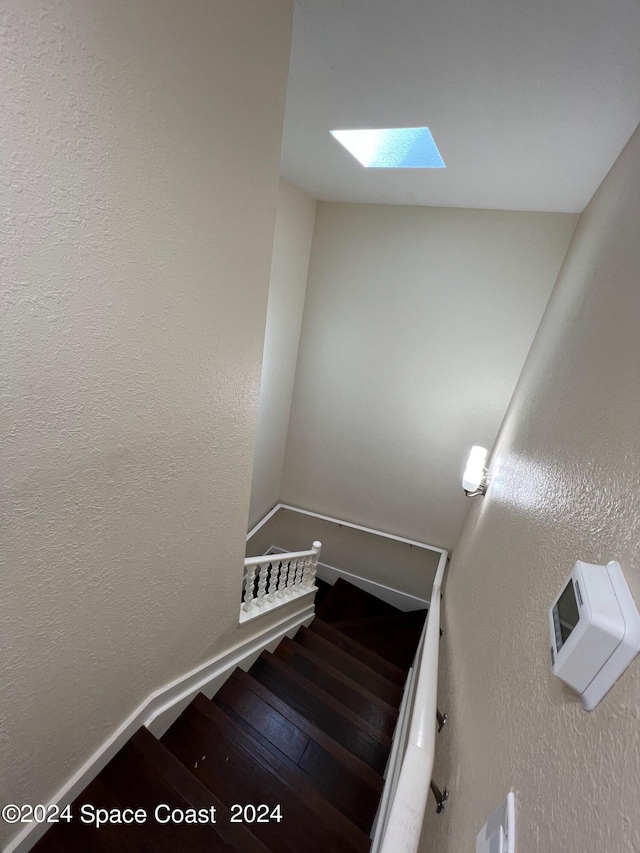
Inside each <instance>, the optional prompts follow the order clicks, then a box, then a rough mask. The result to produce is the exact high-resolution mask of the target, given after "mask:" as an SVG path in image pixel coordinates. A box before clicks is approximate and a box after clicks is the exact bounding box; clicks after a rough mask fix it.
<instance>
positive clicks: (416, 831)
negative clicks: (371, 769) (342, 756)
mask: <svg viewBox="0 0 640 853" xmlns="http://www.w3.org/2000/svg"><path fill="white" fill-rule="evenodd" d="M446 563H447V555H446V553H445V554H443V555H442V557H441V559H440V563H439V565H438V570H437V572H436V577H435V581H434V583H433V591H432V594H431V602H430V605H429V613H428V615H427V620H426V623H425V627H424V630H423V634H422V639H421V642H420V645H419V646H418V652H417V655H416V659H415V661H414V666H413V668H412V669H411V670H410V671H409V677H408V679H407V684H406V687H405V695H404V699H403V707H404V708H405V709H406V711H405V713H406V715H407V718H406V720H405V723H404V726H403V725H401V723H400V720H399V723H398V727H397V728H396V735H395V737H399V740H400V750H403V753H402V755H401V756H400V755H398V761H397V762H396V768H399V772H398V770H397V769H396V770H394V768H393V767H391V766H390V768H389V772H388V774H387V779H386V782H385V787H386V788H388V791H385V794H386V797H385V796H384V794H383V804H384V803H385V801H386V803H387V807H386V809H384V808H383V809H382V810H381V813H380V815H379V818H378V825H377V827H376V832H375V836H374V841H373V845H372V848H371V850H372V853H374V851H376V853H416V851H417V850H418V845H419V841H420V833H421V831H422V823H423V820H424V814H425V810H426V807H427V798H428V796H429V791H430V790H432V787H431V785H432V780H431V776H432V773H433V761H434V755H435V741H436V725H437V722H438V717H437V714H438V707H437V691H438V654H439V644H440V598H441V595H440V587H441V585H442V579H443V576H444V570H445V567H446ZM401 716H402V709H401ZM399 729H400V732H398V730H399ZM403 741H404V742H403ZM391 763H392V762H390V765H391ZM436 790H437V789H436ZM447 796H448V794H447V792H446V791H445V793H444V795H442V796H441V799H442V801H443V802H444V801H445V800H446V798H447ZM442 808H443V804H442V803H441V802H438V811H441V810H442Z"/></svg>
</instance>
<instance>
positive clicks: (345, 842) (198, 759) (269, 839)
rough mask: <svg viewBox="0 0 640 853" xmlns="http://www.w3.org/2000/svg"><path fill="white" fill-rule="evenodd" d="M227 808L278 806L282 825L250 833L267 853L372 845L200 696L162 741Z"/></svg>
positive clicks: (293, 769)
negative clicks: (262, 844)
mask: <svg viewBox="0 0 640 853" xmlns="http://www.w3.org/2000/svg"><path fill="white" fill-rule="evenodd" d="M162 743H164V744H165V746H166V747H167V748H168V749H169V750H170V751H171V752H173V753H174V755H175V756H176V757H177V758H178V759H179V760H180V761H182V763H183V764H184V765H185V766H186V767H187V768H189V769H190V770H191V772H192V773H193V774H194V775H195V776H197V777H198V779H199V780H200V781H201V782H202V783H203V784H204V785H206V786H207V788H209V790H210V791H212V792H213V793H214V794H215V795H216V796H217V797H219V799H221V800H222V801H223V802H224V803H225V805H226V806H227V807H231V806H233V805H234V804H236V803H237V804H239V805H245V804H251V805H253V806H256V807H257V806H258V805H261V804H263V803H266V804H267V806H268V807H269V812H270V811H271V810H272V809H274V808H275V807H276V806H277V805H280V808H281V814H282V820H281V821H280V822H275V821H268V822H265V823H261V822H257V821H256V822H253V823H251V824H250V827H251V832H252V833H253V834H254V835H255V836H256V837H258V838H259V839H260V840H261V841H262V842H263V843H264V844H265V845H266V846H267V848H268V849H269V850H270V851H271V853H301V851H304V853H325V852H326V851H327V850H331V851H335V853H367V851H368V850H369V846H370V843H371V842H370V839H369V838H368V837H367V836H366V835H365V833H364V832H362V831H361V830H360V829H358V827H357V826H355V825H354V824H353V823H352V822H351V821H350V820H348V819H347V818H346V817H345V816H344V815H343V814H342V813H341V812H339V811H338V810H337V809H336V808H334V807H333V806H332V805H331V804H330V803H328V802H327V801H326V800H325V799H324V798H323V797H322V796H321V794H320V793H319V792H318V791H317V790H316V789H315V788H314V787H313V786H312V785H310V784H309V781H308V779H307V777H306V776H305V774H304V773H303V772H302V771H301V770H300V769H299V768H298V767H297V766H296V765H295V764H294V763H293V762H292V761H290V760H289V759H287V758H285V757H284V756H282V757H280V758H278V757H276V756H275V755H274V754H273V753H272V752H270V751H269V750H268V749H266V748H265V747H264V746H263V745H262V744H261V743H259V742H258V741H257V740H255V739H254V738H252V737H251V736H250V735H249V734H248V732H247V731H246V729H244V728H242V727H241V726H239V725H238V724H237V723H236V722H235V721H234V720H232V719H231V718H230V717H229V716H228V715H227V714H225V713H224V712H223V711H222V709H221V708H219V707H218V706H217V705H215V704H214V703H213V702H211V701H209V700H208V699H207V698H206V697H205V696H203V695H202V694H199V695H198V696H197V697H196V698H195V699H194V700H193V702H192V703H191V705H189V706H188V708H186V709H185V711H184V712H183V713H182V714H181V716H180V717H179V718H178V720H176V722H175V723H174V724H173V725H172V726H171V728H170V729H169V730H168V731H167V732H166V733H165V735H164V736H163V738H162ZM186 849H188V848H186Z"/></svg>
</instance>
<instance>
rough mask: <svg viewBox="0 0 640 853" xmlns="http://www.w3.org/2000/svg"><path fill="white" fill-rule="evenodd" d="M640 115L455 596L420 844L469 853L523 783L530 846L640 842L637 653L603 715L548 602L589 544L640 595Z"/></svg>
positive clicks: (481, 515)
mask: <svg viewBox="0 0 640 853" xmlns="http://www.w3.org/2000/svg"><path fill="white" fill-rule="evenodd" d="M639 235H640V129H639V130H637V131H636V133H635V135H634V136H633V137H632V139H631V141H630V143H629V144H628V146H627V147H626V149H625V150H624V151H623V153H622V154H621V156H620V158H619V160H618V161H617V163H616V164H615V166H614V167H613V169H612V171H611V172H610V173H609V175H608V176H607V178H606V179H605V181H604V183H603V184H602V186H601V187H600V189H599V190H598V192H597V193H596V195H595V196H594V198H593V200H592V202H591V203H590V205H589V206H588V207H587V209H586V211H585V213H584V214H583V216H582V218H581V221H580V224H579V226H578V229H577V231H576V235H575V238H574V240H573V242H572V245H571V248H570V249H569V253H568V255H567V260H566V262H565V265H564V267H563V269H562V272H561V274H560V277H559V280H558V283H557V286H556V289H555V290H554V293H553V296H552V298H551V300H550V303H549V307H548V309H547V311H546V313H545V316H544V319H543V321H542V323H541V325H540V330H539V332H538V335H537V337H536V340H535V342H534V344H533V347H532V349H531V353H530V355H529V358H528V360H527V363H526V366H525V368H524V371H523V374H522V377H521V379H520V381H519V383H518V386H517V389H516V392H515V394H514V396H513V399H512V401H511V404H510V407H509V410H508V413H507V416H506V418H505V421H504V424H503V426H502V428H501V431H500V435H499V438H498V442H497V445H496V448H495V450H494V454H493V458H492V461H491V470H492V473H493V482H492V483H491V485H490V487H489V491H488V493H487V495H486V497H485V498H484V499H481V500H480V499H478V500H476V501H475V503H474V505H473V510H472V511H471V513H470V514H469V517H468V519H467V521H466V523H465V526H464V530H463V533H462V535H461V537H460V540H459V542H458V545H457V546H456V549H455V552H454V554H453V559H452V562H451V565H450V569H449V577H448V581H447V586H446V592H445V597H444V606H445V610H444V628H445V639H444V640H443V644H442V647H441V648H442V654H441V659H442V661H443V672H442V676H441V685H440V689H441V696H439V703H440V705H441V707H442V709H443V710H444V711H448V712H449V714H450V723H449V725H448V726H447V728H446V729H445V730H444V731H443V733H442V735H440V736H439V738H438V743H437V750H438V754H437V757H436V768H435V778H436V780H437V782H438V783H439V784H441V785H445V784H446V785H448V786H449V788H450V789H451V803H450V807H449V809H448V811H447V812H446V814H445V815H443V816H442V817H440V818H437V817H436V816H435V815H434V814H433V812H432V809H431V808H430V809H429V811H428V816H427V821H426V824H425V833H424V843H423V845H422V848H421V849H422V850H423V851H424V853H427V851H429V853H430V851H434V850H437V851H440V853H459V851H461V850H472V849H474V847H473V845H474V838H475V835H476V833H477V832H478V830H479V829H480V828H481V826H482V825H483V823H484V821H485V819H486V818H487V817H488V816H489V814H490V813H491V811H492V810H493V808H494V807H495V806H496V805H497V804H498V802H499V801H500V800H501V799H502V798H503V797H504V796H505V795H506V793H507V792H508V791H509V790H510V789H513V790H514V791H515V792H516V821H517V826H518V829H517V838H516V849H517V851H518V853H548V851H560V850H562V851H566V853H614V851H615V853H618V851H620V853H622V851H632V850H637V849H638V846H639V844H640V797H639V796H638V792H639V791H640V660H639V659H636V660H635V661H634V663H633V664H632V665H631V667H630V669H629V670H627V672H626V673H625V674H624V675H623V677H622V679H621V680H620V681H619V682H618V683H617V684H616V685H615V686H614V688H613V690H612V691H611V692H610V693H609V694H608V695H607V696H606V697H605V699H604V700H603V701H602V702H601V703H600V705H598V707H597V708H596V709H595V711H593V712H592V713H587V712H585V711H583V710H582V708H581V705H580V703H579V700H578V698H577V697H576V696H575V695H574V694H573V693H572V692H571V691H570V690H569V689H568V688H565V687H564V686H563V685H562V683H561V682H560V681H558V680H557V679H554V678H553V677H552V675H551V670H550V662H549V642H548V632H547V609H548V607H549V605H550V604H551V603H552V602H553V599H554V597H555V595H556V593H557V592H558V590H559V588H560V586H561V584H562V583H563V581H564V579H565V578H566V576H567V574H568V572H569V571H570V569H571V567H572V565H573V563H574V562H575V560H577V559H582V560H586V561H588V562H593V563H606V562H608V561H609V560H618V561H619V562H620V564H621V565H622V567H623V570H624V572H625V575H626V578H627V580H628V582H629V586H630V587H631V591H632V593H633V595H634V597H635V600H636V603H638V604H640V547H639V544H638V542H639V536H638V533H639V531H640V455H639V453H638V450H639V443H638V425H639V424H640V351H639V346H638V341H639V336H638V320H639V318H640V273H639V270H640V240H639V239H638V236H639Z"/></svg>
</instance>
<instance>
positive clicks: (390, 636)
mask: <svg viewBox="0 0 640 853" xmlns="http://www.w3.org/2000/svg"><path fill="white" fill-rule="evenodd" d="M426 616H427V611H426V610H414V611H412V612H411V613H401V614H399V615H395V616H374V617H371V618H368V619H350V620H346V621H343V622H332V623H331V627H332V628H335V629H336V630H338V631H340V632H341V633H342V634H346V635H347V636H348V637H351V638H352V639H354V640H356V641H357V642H358V643H360V644H361V645H363V646H366V647H367V648H368V649H369V650H370V651H372V652H375V653H376V654H378V655H380V656H381V657H383V658H385V660H388V661H389V662H390V663H393V664H395V665H396V666H399V667H401V668H402V669H408V668H409V667H410V666H411V664H412V663H413V659H414V657H415V654H416V649H417V648H418V645H419V643H420V637H421V635H422V629H423V627H424V621H425V619H426Z"/></svg>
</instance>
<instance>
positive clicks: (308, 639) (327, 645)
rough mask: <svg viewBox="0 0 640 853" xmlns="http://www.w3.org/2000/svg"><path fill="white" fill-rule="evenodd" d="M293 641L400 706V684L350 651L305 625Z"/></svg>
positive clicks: (385, 699) (368, 688)
mask: <svg viewBox="0 0 640 853" xmlns="http://www.w3.org/2000/svg"><path fill="white" fill-rule="evenodd" d="M293 642H294V643H296V644H297V645H300V646H302V648H305V649H309V651H311V652H313V653H314V654H316V655H318V656H319V657H321V658H325V659H326V660H330V661H331V663H332V665H333V666H335V667H336V669H339V670H340V672H344V674H345V675H348V676H349V678H352V679H353V680H354V681H357V682H358V684H361V685H362V686H363V687H366V689H367V690H369V691H370V692H371V693H375V695H376V696H379V697H380V698H381V699H384V701H385V702H387V703H388V704H389V705H392V706H393V707H394V708H399V707H400V703H401V702H402V692H403V690H402V687H401V685H400V684H398V683H396V682H393V681H390V680H389V679H387V678H385V677H384V676H382V675H380V674H379V673H377V672H375V670H373V669H372V668H371V667H370V666H367V665H366V664H365V663H362V662H361V661H359V660H357V659H356V658H355V657H353V656H352V655H350V654H349V653H348V652H345V651H343V650H342V649H340V648H338V646H336V645H335V644H334V643H332V642H330V641H329V640H327V639H325V638H324V637H323V636H321V635H320V634H319V633H317V632H315V631H310V630H309V628H305V627H304V625H303V626H302V627H301V628H299V630H298V631H297V632H296V635H295V637H294V638H293ZM403 676H404V673H403ZM404 678H406V676H404Z"/></svg>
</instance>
